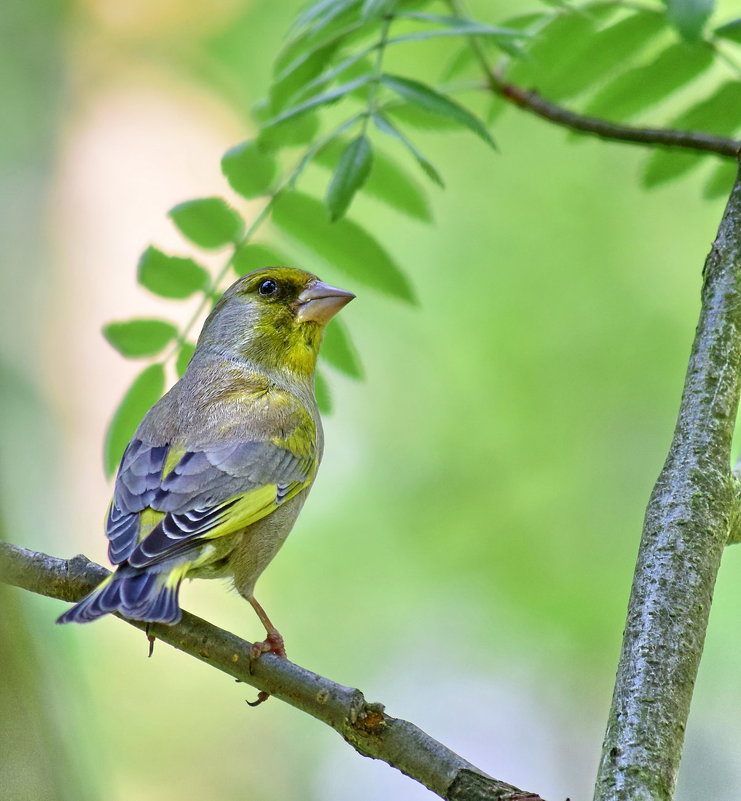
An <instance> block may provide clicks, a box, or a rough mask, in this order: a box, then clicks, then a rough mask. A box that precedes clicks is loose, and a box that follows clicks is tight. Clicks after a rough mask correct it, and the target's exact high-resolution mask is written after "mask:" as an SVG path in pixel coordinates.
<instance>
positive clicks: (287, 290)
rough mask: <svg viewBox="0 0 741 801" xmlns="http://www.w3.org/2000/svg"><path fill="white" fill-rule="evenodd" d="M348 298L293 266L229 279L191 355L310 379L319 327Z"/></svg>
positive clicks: (346, 301)
mask: <svg viewBox="0 0 741 801" xmlns="http://www.w3.org/2000/svg"><path fill="white" fill-rule="evenodd" d="M354 297H355V295H353V293H352V292H348V291H346V290H344V289H338V288H337V287H334V286H330V285H329V284H325V283H324V282H323V281H320V280H319V279H318V278H317V277H316V276H315V275H312V274H311V273H308V272H306V271H305V270H299V269H297V268H295V267H265V268H263V269H261V270H255V271H254V272H252V273H249V274H248V275H245V276H243V277H242V278H240V279H239V280H238V281H235V283H233V284H232V285H231V286H230V287H229V289H227V290H226V292H225V293H224V294H223V295H222V297H221V299H220V300H219V301H218V303H217V304H216V305H215V306H214V308H213V310H212V312H211V314H210V315H209V316H208V319H207V320H206V322H205V324H204V326H203V331H202V332H201V336H200V338H199V340H198V346H197V351H199V350H200V351H206V350H208V351H211V352H214V351H216V352H218V353H220V354H221V355H223V356H225V357H231V358H233V357H239V358H242V359H245V360H246V361H248V362H250V363H252V364H255V365H257V366H260V367H263V368H267V369H268V370H270V371H275V370H287V371H289V372H290V373H292V374H295V375H298V376H301V377H305V378H310V377H311V376H312V375H313V373H314V367H315V365H316V358H317V354H318V352H319V345H320V344H321V340H322V334H323V332H324V327H325V326H326V324H327V323H328V322H329V321H330V320H331V319H332V317H334V315H335V314H337V312H338V311H339V310H340V309H341V308H342V307H343V306H345V305H346V304H348V303H349V302H350V301H351V300H352V299H353V298H354Z"/></svg>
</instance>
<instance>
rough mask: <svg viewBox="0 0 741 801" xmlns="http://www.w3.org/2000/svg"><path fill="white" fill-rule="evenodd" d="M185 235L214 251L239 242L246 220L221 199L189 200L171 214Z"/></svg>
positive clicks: (172, 210) (171, 210)
mask: <svg viewBox="0 0 741 801" xmlns="http://www.w3.org/2000/svg"><path fill="white" fill-rule="evenodd" d="M168 214H169V216H170V218H171V219H172V221H173V222H174V223H175V225H176V226H177V227H178V229H179V230H180V233H181V234H183V236H185V237H187V238H188V239H190V241H191V242H194V243H195V244H196V245H198V246H199V247H202V248H208V249H212V248H213V249H215V248H221V247H224V246H225V245H229V244H233V243H236V242H238V241H239V237H240V236H241V235H242V231H243V230H244V220H243V219H242V218H241V217H240V215H239V214H238V213H237V212H236V211H235V210H234V209H233V208H232V207H231V206H228V205H227V204H226V202H225V201H223V200H222V199H221V198H220V197H204V198H199V199H198V200H188V201H186V202H185V203H179V204H178V205H177V206H173V208H171V209H170V211H169V212H168Z"/></svg>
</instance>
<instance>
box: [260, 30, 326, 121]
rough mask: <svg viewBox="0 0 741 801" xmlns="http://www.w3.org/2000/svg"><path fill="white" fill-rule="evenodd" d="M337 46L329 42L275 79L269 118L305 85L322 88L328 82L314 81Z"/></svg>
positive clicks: (299, 60) (284, 106)
mask: <svg viewBox="0 0 741 801" xmlns="http://www.w3.org/2000/svg"><path fill="white" fill-rule="evenodd" d="M338 46H339V43H338V42H330V43H329V44H327V45H324V46H323V47H319V48H317V49H316V50H313V51H311V52H310V53H307V54H305V55H304V56H302V57H301V58H300V59H298V60H297V62H296V63H295V64H294V65H289V66H290V69H287V70H285V71H284V73H283V74H281V75H279V76H278V77H277V78H276V79H275V81H274V82H273V85H272V86H271V87H270V110H271V112H272V115H271V116H276V115H277V114H280V112H281V111H283V109H285V108H286V106H287V105H288V104H289V103H290V102H291V101H292V100H293V99H294V98H295V97H296V96H297V95H299V94H301V93H304V92H305V90H306V87H307V84H309V83H311V84H312V85H314V86H316V87H318V88H320V89H322V88H324V86H325V85H326V84H327V83H328V80H327V79H325V80H323V81H321V82H317V81H316V80H315V79H316V78H317V76H318V75H320V74H321V72H322V70H323V69H324V68H325V67H326V65H327V64H328V62H329V61H330V60H331V59H332V57H333V56H334V54H335V53H336V52H337V48H338Z"/></svg>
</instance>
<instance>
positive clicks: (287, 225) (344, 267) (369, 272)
mask: <svg viewBox="0 0 741 801" xmlns="http://www.w3.org/2000/svg"><path fill="white" fill-rule="evenodd" d="M273 222H274V223H275V225H276V226H277V227H278V228H280V229H281V230H282V231H283V232H284V233H286V234H287V235H288V236H290V237H292V238H293V239H295V240H296V241H297V242H299V243H300V244H301V245H303V246H305V247H306V248H308V249H309V250H311V251H312V252H313V253H314V254H315V255H316V256H319V257H320V258H321V259H323V260H324V261H326V262H327V264H329V265H331V266H332V267H334V268H336V269H337V270H340V271H341V272H343V273H345V274H346V275H348V276H350V277H352V278H353V279H354V280H356V281H359V282H361V283H364V284H366V285H367V286H369V287H372V288H373V289H377V290H378V291H380V292H385V293H387V294H389V295H393V296H395V297H397V298H400V299H402V300H406V301H408V302H409V303H414V302H415V299H414V294H413V293H412V289H411V287H410V285H409V282H408V281H407V278H406V276H405V275H404V274H403V273H402V272H401V270H400V269H399V267H398V266H397V265H396V263H395V262H394V261H393V260H392V258H391V257H390V256H389V255H388V253H386V251H385V250H384V249H383V248H382V247H381V245H380V244H379V243H378V242H377V241H376V240H375V239H374V238H373V237H372V236H371V235H370V234H369V233H368V232H367V231H365V230H363V229H362V228H361V227H360V226H359V225H358V224H357V223H354V222H352V221H351V220H348V219H347V218H343V219H341V220H338V221H337V222H334V223H333V222H330V220H329V216H328V215H327V212H326V210H325V209H324V207H323V206H322V204H321V203H320V202H319V201H318V200H315V199H314V198H312V197H309V196H308V195H304V194H301V193H299V192H286V193H284V194H281V195H280V196H279V197H278V199H277V200H276V202H275V204H274V206H273Z"/></svg>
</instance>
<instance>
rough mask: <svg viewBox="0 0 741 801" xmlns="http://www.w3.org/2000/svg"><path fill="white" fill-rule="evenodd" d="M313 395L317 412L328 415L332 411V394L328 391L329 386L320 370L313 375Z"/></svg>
mask: <svg viewBox="0 0 741 801" xmlns="http://www.w3.org/2000/svg"><path fill="white" fill-rule="evenodd" d="M314 395H315V396H316V405H317V406H318V407H319V411H320V412H321V413H322V414H329V413H330V412H331V411H332V393H331V392H330V391H329V384H328V383H327V379H326V378H325V377H324V374H323V373H322V371H321V370H317V371H316V372H315V373H314Z"/></svg>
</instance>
